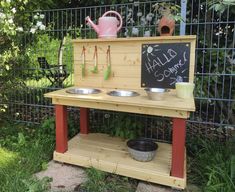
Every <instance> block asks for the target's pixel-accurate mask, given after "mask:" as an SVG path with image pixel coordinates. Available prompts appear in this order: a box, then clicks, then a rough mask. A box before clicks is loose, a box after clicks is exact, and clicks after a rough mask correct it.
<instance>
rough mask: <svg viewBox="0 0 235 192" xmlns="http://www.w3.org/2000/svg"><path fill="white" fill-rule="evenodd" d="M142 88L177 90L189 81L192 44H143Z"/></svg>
mask: <svg viewBox="0 0 235 192" xmlns="http://www.w3.org/2000/svg"><path fill="white" fill-rule="evenodd" d="M141 54H142V55H141V87H155V88H175V83H176V82H188V81H189V64H190V43H158V44H142V50H141Z"/></svg>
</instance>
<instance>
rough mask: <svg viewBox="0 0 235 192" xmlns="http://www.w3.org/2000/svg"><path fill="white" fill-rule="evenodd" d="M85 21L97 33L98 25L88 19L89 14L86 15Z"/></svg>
mask: <svg viewBox="0 0 235 192" xmlns="http://www.w3.org/2000/svg"><path fill="white" fill-rule="evenodd" d="M86 22H87V23H89V24H90V25H91V26H92V27H93V28H94V30H95V31H96V33H98V34H99V27H98V25H96V24H95V23H93V21H92V20H91V19H90V17H89V16H87V17H86Z"/></svg>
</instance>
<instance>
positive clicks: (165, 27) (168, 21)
mask: <svg viewBox="0 0 235 192" xmlns="http://www.w3.org/2000/svg"><path fill="white" fill-rule="evenodd" d="M174 30H175V20H174V19H173V18H171V17H167V16H163V17H162V18H161V19H160V22H159V25H158V32H159V33H160V35H161V36H171V35H172V34H173V32H174Z"/></svg>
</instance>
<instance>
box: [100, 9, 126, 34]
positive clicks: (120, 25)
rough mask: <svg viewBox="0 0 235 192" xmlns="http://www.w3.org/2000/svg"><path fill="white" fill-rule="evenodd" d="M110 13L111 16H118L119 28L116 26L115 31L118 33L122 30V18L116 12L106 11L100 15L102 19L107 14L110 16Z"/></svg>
mask: <svg viewBox="0 0 235 192" xmlns="http://www.w3.org/2000/svg"><path fill="white" fill-rule="evenodd" d="M110 13H111V14H115V15H117V16H118V18H119V21H120V23H119V26H118V29H117V31H119V30H120V29H121V28H122V16H121V15H120V14H119V13H118V12H116V11H107V12H106V13H104V14H103V15H102V17H105V16H106V15H108V14H110Z"/></svg>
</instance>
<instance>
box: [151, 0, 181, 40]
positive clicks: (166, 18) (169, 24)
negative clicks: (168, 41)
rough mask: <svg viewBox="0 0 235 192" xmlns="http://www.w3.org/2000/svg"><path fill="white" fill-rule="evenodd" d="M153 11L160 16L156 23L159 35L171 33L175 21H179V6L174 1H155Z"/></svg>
mask: <svg viewBox="0 0 235 192" xmlns="http://www.w3.org/2000/svg"><path fill="white" fill-rule="evenodd" d="M153 8H154V11H155V12H156V14H157V15H159V16H160V17H161V19H160V21H159V24H158V32H159V33H160V35H161V36H169V35H172V34H173V32H174V29H175V22H177V21H181V20H182V17H181V15H180V9H181V8H180V6H179V5H176V4H174V3H169V2H168V3H167V2H161V3H155V4H154V5H153Z"/></svg>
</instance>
